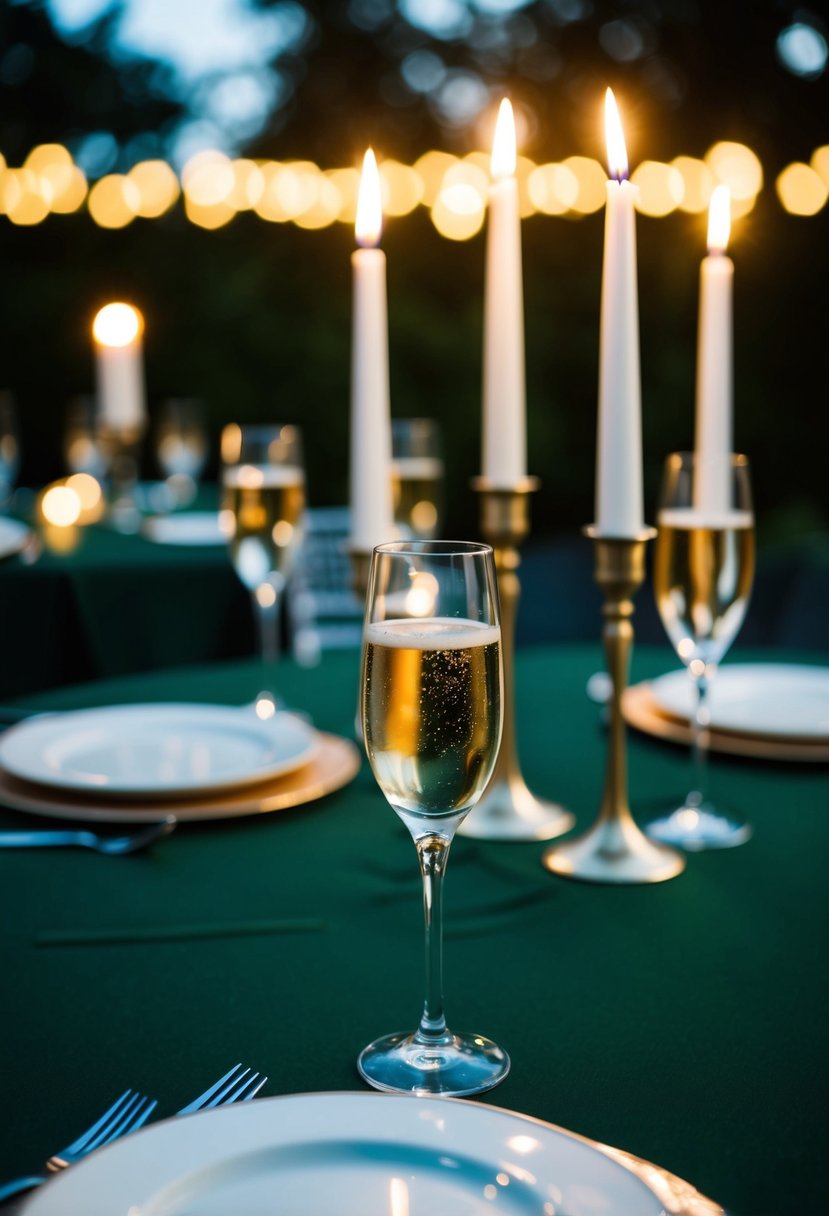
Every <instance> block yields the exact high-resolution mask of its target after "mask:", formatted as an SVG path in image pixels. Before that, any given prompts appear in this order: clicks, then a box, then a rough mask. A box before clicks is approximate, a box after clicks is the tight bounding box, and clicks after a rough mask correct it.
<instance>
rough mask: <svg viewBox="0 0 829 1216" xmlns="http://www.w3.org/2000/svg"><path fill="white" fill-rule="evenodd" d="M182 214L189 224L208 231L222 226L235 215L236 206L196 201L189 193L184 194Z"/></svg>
mask: <svg viewBox="0 0 829 1216" xmlns="http://www.w3.org/2000/svg"><path fill="white" fill-rule="evenodd" d="M184 214H185V215H186V216H187V218H188V220H189V221H190V223H191V224H196V225H197V227H199V228H206V229H207V230H208V231H209V232H213V231H215V230H216V229H217V228H223V227H224V225H225V224H229V223H230V221H231V220H232V219H234V218H235V216H236V208H235V207H232V206H231V205H230V203H228V202H224V203H196V202H194V201H193V199H192V198H190V196H189V195H187V194H185V196H184Z"/></svg>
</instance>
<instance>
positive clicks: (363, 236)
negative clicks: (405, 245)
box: [354, 148, 383, 246]
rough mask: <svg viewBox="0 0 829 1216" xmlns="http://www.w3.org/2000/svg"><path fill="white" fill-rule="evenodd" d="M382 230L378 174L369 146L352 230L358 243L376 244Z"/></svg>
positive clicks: (364, 160)
mask: <svg viewBox="0 0 829 1216" xmlns="http://www.w3.org/2000/svg"><path fill="white" fill-rule="evenodd" d="M382 231H383V204H382V201H381V195H380V174H379V172H378V169H377V160H376V158H375V156H374V152H373V151H372V149H371V148H369V149H368V151H367V152H366V154H365V156H364V157H363V172H362V174H361V175H360V192H359V194H358V195H357V222H356V223H355V225H354V232H355V235H356V237H357V244H358V245H368V246H372V245H377V244H379V242H380V233H381V232H382Z"/></svg>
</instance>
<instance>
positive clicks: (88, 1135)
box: [0, 1089, 158, 1203]
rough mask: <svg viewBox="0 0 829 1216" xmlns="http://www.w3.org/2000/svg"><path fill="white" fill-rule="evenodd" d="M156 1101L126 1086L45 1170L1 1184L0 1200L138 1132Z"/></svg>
mask: <svg viewBox="0 0 829 1216" xmlns="http://www.w3.org/2000/svg"><path fill="white" fill-rule="evenodd" d="M157 1105H158V1103H157V1102H156V1101H155V1100H154V1099H150V1098H145V1097H143V1095H142V1094H137V1093H134V1092H133V1090H131V1089H127V1090H125V1091H124V1093H122V1094H121V1097H120V1098H119V1099H118V1100H117V1102H113V1104H112V1106H110V1108H109V1110H107V1111H104V1113H103V1114H102V1115H101V1117H100V1119H98V1121H97V1122H96V1123H93V1125H92V1127H90V1128H88V1129H87V1131H85V1132H84V1133H83V1135H82V1136H79V1137H78V1139H77V1140H73V1141H72V1143H71V1144H69V1145H67V1146H66V1148H62V1149H60V1150H59V1151H58V1152H57V1153H54V1154H53V1155H52V1156H51V1157H50V1158H49V1159H48V1161H47V1162H46V1173H45V1174H42V1175H41V1174H35V1175H32V1176H31V1177H28V1178H15V1179H14V1181H13V1182H8V1183H6V1185H5V1186H3V1187H0V1203H2V1201H3V1200H4V1199H9V1198H10V1197H11V1196H12V1195H16V1194H17V1193H18V1192H19V1191H28V1190H29V1189H30V1188H31V1187H34V1186H39V1185H40V1183H41V1182H43V1181H45V1179H46V1178H47V1177H48V1175H49V1174H55V1173H58V1172H59V1171H60V1170H62V1169H65V1168H66V1167H67V1166H68V1165H73V1164H74V1162H76V1161H80V1159H81V1157H85V1156H86V1154H87V1153H91V1152H92V1150H93V1149H96V1148H101V1147H102V1146H103V1145H104V1144H111V1143H112V1141H113V1140H117V1139H119V1137H120V1136H125V1135H126V1134H127V1132H134V1131H137V1130H138V1128H139V1127H141V1126H142V1125H143V1124H144V1123H146V1122H147V1120H148V1119H149V1117H150V1115H151V1114H152V1113H153V1111H154V1110H155V1108H156V1106H157Z"/></svg>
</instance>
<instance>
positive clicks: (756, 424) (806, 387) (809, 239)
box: [0, 0, 829, 539]
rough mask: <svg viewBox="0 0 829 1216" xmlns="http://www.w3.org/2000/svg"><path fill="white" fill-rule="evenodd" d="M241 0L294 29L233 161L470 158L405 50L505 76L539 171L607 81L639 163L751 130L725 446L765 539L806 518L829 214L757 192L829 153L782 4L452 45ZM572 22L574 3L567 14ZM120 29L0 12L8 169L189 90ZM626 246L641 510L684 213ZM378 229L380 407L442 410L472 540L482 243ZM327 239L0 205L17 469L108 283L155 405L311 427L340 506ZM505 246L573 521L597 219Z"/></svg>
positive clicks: (472, 132) (594, 336)
mask: <svg viewBox="0 0 829 1216" xmlns="http://www.w3.org/2000/svg"><path fill="white" fill-rule="evenodd" d="M259 3H260V5H261V6H262V7H282V8H286V7H289V8H290V9H291V14H289V15H292V19H296V18H297V17H299V18H300V26H299V28H300V29H301V33H300V35H299V36H298V37H297V38H296V39H295V41H294V44H293V46H292V48H291V49H289V50H288V51H286V52H285V53H283V54H282V55H281V56H280V58H279V59H278V61H277V62H276V63H275V65H274V70H275V71H277V72H278V73H279V78H280V81H281V82H282V84H281V89H282V93H281V98H282V101H281V104H280V105H279V107H278V108H277V109H276V111H275V113H274V115H273V116H272V119H271V121H270V122H269V124H268V126H267V128H266V129H265V130H264V131H263V132H262V133H261V134H260V135H259V136H258V137H257V138H256V139H255V140H252V141H250V143H249V146H248V148H247V152H248V154H250V155H262V156H273V157H278V158H283V159H287V158H290V157H293V156H298V157H304V158H309V159H314V160H316V161H317V163H319V164H321V165H322V166H323V167H333V166H335V165H338V164H349V163H357V161H358V158H359V155H360V153H361V151H362V149H363V147H364V146H365V145H366V144H367V143H368V142H369V141H372V142H374V143H375V145H376V146H377V147H378V148H379V149H380V150H381V153H382V154H384V155H389V156H396V157H398V158H399V159H402V160H407V161H409V162H411V161H412V160H413V159H415V158H416V157H417V156H418V155H419V154H420V153H422V152H423V151H425V150H426V148H428V147H430V146H436V147H446V148H448V149H449V150H452V151H456V152H465V151H468V150H470V149H471V148H473V147H476V146H478V147H480V146H483V144H484V142H485V141H484V138H483V135H484V132H483V131H482V130H480V129H478V128H476V127H475V126H474V124H473V125H472V127H471V128H470V127H469V125H468V124H467V125H453V124H452V123H451V122H450V121H449V120H448V119H447V116H446V113H445V111H444V110H442V109H441V104H440V97H439V95H432V94H426V93H423V92H415V91H413V90H412V89H411V88H409V87H408V86H407V85H406V83H405V79H404V76H403V74H402V73H401V64H404V63H405V62H406V60H407V57H408V56H410V55H411V54H412V53H413V52H415V51H421V52H422V51H424V50H425V51H428V52H430V53H432V54H434V55H435V56H438V57H439V58H440V60H441V62H442V63H443V64H444V66H445V67H446V68H447V70H449V71H450V72H452V71H455V72H465V73H470V74H473V75H474V76H475V77H476V78H478V79H480V80H482V81H484V83H485V84H486V85H487V86H488V87H491V88H493V89H494V90H496V91H497V90H504V91H507V90H508V91H509V92H510V93H511V95H512V96H513V98H514V99H515V101H516V102H517V104H518V106H519V108H520V109H521V110H522V111H523V112H524V114H525V115H528V119H529V126H528V131H527V139H526V142H525V149H526V152H527V154H528V155H530V156H532V157H534V158H535V159H537V160H539V161H541V160H554V159H559V158H562V157H565V156H567V155H571V154H586V155H594V156H596V155H598V156H601V134H600V129H599V122H598V115H599V111H600V102H601V95H602V91H603V89H604V86H605V85H606V84H607V83H608V82H610V83H612V84H613V85H614V87H615V88H618V91H619V93H620V95H621V97H622V98H623V100H624V105H625V117H626V121H627V122H628V125H629V143H630V148H631V154H632V159H633V161H634V163H635V162H636V160H639V159H645V158H665V159H670V158H672V157H673V156H675V155H677V154H679V153H687V154H690V155H703V154H704V152H705V150H706V149H707V148H708V147H709V146H710V145H711V144H712V143H713V142H715V141H716V140H718V139H736V140H740V141H742V142H745V143H747V144H748V145H749V146H750V147H752V148H753V149H754V150H755V151H756V152H757V153H758V155H759V156H760V158H761V160H762V162H763V166H764V170H765V174H766V182H765V189H764V191H763V193H762V194H761V195H760V197H759V199H758V202H757V206H756V208H755V210H754V211H753V212H752V213H751V215H749V216H748V217H747V218H746V219H744V220H742V221H740V223H739V225H738V226H737V227H735V240H734V244H733V256H734V260H735V262H736V268H737V271H736V302H735V305H736V321H735V335H736V355H735V357H736V420H735V434H736V443H737V446H738V447H739V448H741V449H742V450H744V451H746V452H748V453H749V454H750V456H751V458H752V461H753V465H754V479H755V489H756V498H757V506H758V515H759V519H760V521H761V525H762V529H763V533H764V535H765V537H766V539H771V538H780V537H797V536H802V535H805V534H806V533H809V532H815V531H819V530H821V529H824V530H825V529H827V527H829V494H827V476H826V455H827V438H829V428H827V422H826V417H827V408H826V407H827V401H826V397H827V391H826V382H827V373H826V332H827V329H826V308H825V294H826V292H825V285H826V282H827V272H829V264H828V263H829V257H828V256H827V249H828V248H829V246H828V245H827V225H828V224H829V209H827V208H825V209H824V211H823V212H822V213H820V214H819V215H818V216H816V217H814V218H810V219H798V218H794V217H791V216H788V215H787V214H786V213H785V212H784V211H783V209H782V207H781V206H780V204H779V202H778V201H777V199H776V197H775V194H774V188H773V183H774V178H775V177H776V175H777V173H778V172H779V171H780V169H781V168H783V167H784V166H785V165H786V164H787V163H788V162H789V161H791V160H793V159H805V160H808V159H809V156H810V155H811V152H812V150H813V149H814V147H816V146H817V145H819V144H821V143H825V142H829V121H828V120H829V104H827V102H829V84H827V78H826V75H825V74H824V76H822V77H820V78H819V79H816V80H798V79H795V78H794V77H793V76H792V75H790V74H789V73H787V72H785V71H784V70H783V68H782V67H781V66H780V65H779V63H778V62H777V60H776V58H775V53H774V47H775V39H776V37H777V35H778V33H779V32H780V29H781V28H782V27H783V25H784V24H785V23H786V22H787V21H788V20H790V19H791V17H792V12H793V10H790V9H789V8H788V7H787V6H786V5H785V4H780V3H776V2H774V3H773V2H770V0H763V2H762V3H758V4H753V5H751V6H743V5H721V4H718V5H713V4H709V3H691V2H690V0H672V2H667V0H665V2H663V3H656V2H655V0H653V2H651V0H643V2H639V3H633V2H631V3H626V4H625V3H613V4H610V3H596V4H593V5H587V4H585V3H581V2H580V0H557V2H556V3H552V2H550V0H547V2H541V0H538V2H536V3H531V4H529V5H527V6H525V7H524V8H523V9H521V10H520V11H518V12H515V13H513V14H512V16H510V17H504V16H500V17H496V16H493V15H491V14H490V15H489V16H487V15H486V14H485V13H481V12H479V11H478V10H477V9H475V7H474V6H473V5H472V4H470V5H468V6H467V8H468V15H469V21H468V22H467V24H466V26H465V27H464V29H463V30H462V31H461V32H460V34H459V35H458V36H445V37H442V38H436V37H434V36H433V35H430V34H429V33H427V32H426V31H424V30H422V29H418V28H416V27H415V26H413V25H412V24H411V22H409V21H407V20H406V18H405V17H404V16H403V15H402V14H401V11H400V9H399V7H398V6H395V5H392V4H391V3H384V2H382V0H361V2H360V3H354V2H352V3H350V4H340V3H330V2H322V0H314V2H311V0H307V2H306V3H305V4H303V5H301V6H300V5H298V4H296V3H293V4H292V5H290V6H286V5H285V4H284V3H283V4H282V5H281V6H280V5H269V4H268V3H267V0H259ZM300 9H301V10H303V11H302V12H300V11H299V10H300ZM567 12H570V13H571V14H573V13H576V14H577V15H576V16H575V17H573V18H572V19H571V18H567V19H566V20H565V15H566V13H567ZM579 14H580V15H579ZM814 20H815V21H819V18H817V17H816V18H814ZM117 22H118V10H117V6H116V7H115V9H113V11H112V13H111V14H110V15H109V16H108V17H107V19H106V20H104V21H103V22H101V23H99V24H98V25H97V26H96V27H95V28H94V29H93V30H92V31H90V32H89V34H88V36H87V38H86V40H85V41H83V42H79V41H78V42H74V43H72V44H69V43H65V42H63V41H61V39H60V38H58V36H57V35H56V33H55V32H54V30H53V28H52V25H51V23H50V21H49V18H48V16H47V13H46V11H45V10H44V8H43V6H42V4H40V3H36V2H34V0H32V2H31V3H28V4H26V3H22V4H21V3H11V2H10V0H3V3H2V4H0V151H2V152H3V153H4V154H5V156H6V158H7V160H8V162H9V163H10V164H16V163H20V161H21V160H22V158H23V157H24V156H25V154H26V152H27V151H28V150H29V148H30V147H31V146H33V145H34V144H36V143H38V142H40V141H63V142H69V143H70V146H71V143H72V141H73V140H77V139H78V138H79V137H80V136H81V135H83V134H84V133H88V132H89V131H97V130H104V131H109V132H112V133H113V134H114V135H115V136H116V138H117V139H118V141H119V147H120V149H121V152H120V155H121V164H120V166H119V167H121V168H127V167H129V164H130V163H131V158H132V159H138V151H139V150H143V151H144V154H146V150H147V149H150V148H151V147H152V146H154V145H155V146H163V142H164V140H165V138H166V136H167V133H168V132H169V130H170V129H171V127H172V125H173V124H175V123H176V122H177V121H179V120H180V118H181V116H182V113H183V112H184V110H185V108H186V104H187V99H186V97H182V96H176V91H175V87H174V82H173V81H172V79H171V77H170V73H169V71H168V70H166V69H164V68H163V67H161V66H159V65H158V64H153V63H151V62H149V61H145V60H140V59H126V58H125V57H124V55H123V53H118V54H116V53H115V51H114V50H113V46H114V34H115V32H116V30H117ZM614 22H615V23H617V25H618V23H619V22H622V23H623V27H624V28H623V30H622V32H623V33H624V31H625V30H627V33H628V34H630V30H631V29H632V30H633V31H634V33H636V32H637V31H638V35H637V36H639V38H640V41H641V45H642V47H643V48H644V49H643V50H642V53H641V54H639V55H638V56H637V58H636V59H635V60H634V61H631V62H627V63H620V62H619V61H618V59H614V58H613V57H612V56H611V55H609V54H608V53H607V51H606V50H605V49H604V48H603V43H602V41H601V39H604V41H605V42H607V39H608V35H607V33H606V31H607V27H608V24H611V25H612V24H613V23H614ZM617 33H618V30H617ZM21 47H22V48H28V51H26V50H25V49H24V50H22V51H21V49H20V48H21ZM638 236H639V247H640V258H639V282H640V304H641V321H640V326H641V337H642V373H643V402H644V444H645V467H646V479H647V484H646V493H647V495H648V503H649V510H650V511H652V509H653V502H654V497H655V494H656V488H657V482H658V477H659V470H660V465H661V461H662V458H663V456H664V454H665V453H666V452H667V451H669V450H671V449H674V448H677V447H682V446H687V445H689V444H690V442H691V440H692V436H693V392H694V362H695V343H696V307H697V280H698V266H699V261H700V258H701V256H702V255H703V253H704V218H703V217H692V216H687V215H684V214H682V213H675V214H674V215H671V216H669V217H666V218H665V219H660V220H649V219H646V218H640V220H639V228H638ZM384 247H385V249H386V251H387V254H388V259H389V301H390V303H389V307H390V342H391V368H392V398H393V412H394V413H395V414H396V415H399V416H406V415H412V414H428V415H432V416H436V417H438V418H439V420H440V422H441V424H442V426H443V428H444V432H445V438H446V454H447V466H448V483H449V484H448V505H449V524H448V526H449V528H450V529H451V530H457V531H461V530H464V531H470V530H474V526H475V519H476V507H475V504H474V502H473V500H472V495H471V493H470V491H469V489H468V483H469V479H470V478H471V477H472V476H473V475H474V474H475V473H476V472H477V471H478V464H479V442H480V439H479V428H480V419H479V412H480V406H479V396H480V335H481V320H482V285H483V237H482V236H479V237H477V238H475V239H473V240H471V241H467V242H463V243H453V242H448V241H446V240H444V239H443V238H442V237H440V236H439V235H438V234H437V233H436V232H435V230H434V229H433V227H432V225H431V223H430V221H429V219H428V215H427V214H426V213H425V212H424V211H423V210H422V209H421V210H419V211H418V212H416V213H415V214H413V215H411V216H408V217H406V218H404V219H401V220H397V221H391V222H390V223H389V225H388V228H387V232H386V236H385V238H384ZM351 248H352V234H351V232H350V230H349V229H348V228H347V227H346V226H343V225H334V226H333V227H331V228H328V229H323V230H321V231H317V232H312V233H309V232H303V231H301V230H299V229H297V228H296V227H294V226H292V225H275V224H267V223H265V222H263V221H261V220H259V219H258V218H257V217H255V216H252V215H241V216H239V217H237V219H236V220H235V221H234V222H233V223H231V224H230V225H229V226H228V227H226V228H223V229H220V230H219V231H216V232H205V231H203V230H201V229H198V228H195V227H193V226H192V225H190V224H189V223H188V222H187V221H186V220H185V218H184V215H183V211H182V210H181V208H180V207H177V208H176V209H174V211H173V212H171V213H170V214H168V215H167V216H165V217H164V218H163V219H161V220H154V221H149V222H147V221H140V220H139V221H136V222H135V223H133V224H132V225H130V226H129V227H128V228H127V229H125V230H123V231H119V232H108V231H104V230H101V229H99V228H97V227H96V226H95V225H94V224H93V222H92V221H91V219H90V217H89V216H88V214H86V213H85V212H83V211H82V212H80V213H78V214H76V215H72V216H65V217H62V216H52V217H50V218H49V219H48V220H47V221H46V222H45V223H43V224H41V225H38V226H37V227H35V228H33V229H25V228H15V227H13V226H12V225H11V224H9V223H7V222H5V221H3V220H1V219H0V267H2V270H1V271H0V274H2V283H3V288H2V291H0V368H2V371H1V372H0V379H2V380H3V381H4V382H5V383H6V384H7V385H8V386H9V387H10V388H11V389H12V390H13V391H14V392H15V393H16V395H17V397H18V402H19V407H20V412H21V426H22V433H23V434H22V438H23V451H24V468H23V473H22V479H23V480H25V481H29V482H31V483H35V482H41V481H43V480H45V479H47V478H49V477H52V476H56V475H58V474H59V473H60V472H61V455H60V445H61V428H62V416H63V412H64V409H65V404H66V401H67V399H68V398H69V397H71V396H72V395H73V394H75V393H78V392H84V391H90V390H91V387H92V371H93V369H92V353H91V343H90V339H89V326H90V321H91V317H92V315H93V314H94V312H95V310H96V308H97V307H98V306H99V305H100V304H101V303H102V302H104V301H105V300H107V299H111V298H115V297H119V296H126V297H128V298H130V299H133V300H134V301H135V302H136V303H137V304H138V305H139V306H140V307H141V308H142V310H143V311H144V313H145V315H146V318H147V333H146V357H147V380H148V389H149V393H150V398H151V409H152V403H153V402H154V401H157V400H158V399H160V398H161V397H163V396H166V395H171V394H185V393H186V394H188V395H199V396H202V397H204V399H205V400H206V402H207V405H208V408H209V416H210V420H211V424H212V427H213V430H214V433H217V432H218V429H219V427H220V426H221V424H222V423H223V422H225V421H229V420H232V419H235V420H239V421H244V420H253V419H266V418H273V419H284V420H292V421H297V422H299V423H300V424H301V425H302V426H303V427H304V428H305V430H306V432H307V457H308V465H309V483H310V485H309V488H310V496H311V500H312V501H313V502H314V503H318V504H323V503H334V502H342V501H344V499H345V496H346V494H347V484H346V481H347V470H346V462H345V455H344V454H345V452H346V450H347V437H348V378H349V327H350V276H349V256H350V252H351ZM524 249H525V294H526V318H527V375H528V398H529V422H528V428H529V440H530V471H531V472H533V473H536V474H538V475H539V476H540V477H541V478H542V481H543V489H542V492H541V494H540V495H539V496H538V499H537V503H536V505H535V512H534V517H535V525H536V531H537V532H540V531H547V532H558V531H573V530H575V529H576V528H577V527H578V526H579V525H580V524H582V523H584V522H587V521H588V520H589V519H590V518H591V516H592V487H593V460H594V435H595V402H596V379H597V371H596V369H597V353H598V303H599V288H600V269H601V249H602V217H601V215H598V216H592V217H588V218H586V219H582V220H572V219H565V218H550V217H541V216H536V217H532V218H531V219H529V220H527V221H526V222H525V224H524ZM148 471H151V467H150V465H149V464H148Z"/></svg>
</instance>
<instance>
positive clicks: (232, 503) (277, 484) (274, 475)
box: [220, 423, 305, 718]
mask: <svg viewBox="0 0 829 1216" xmlns="http://www.w3.org/2000/svg"><path fill="white" fill-rule="evenodd" d="M221 455H222V485H223V500H222V509H221V512H220V523H221V526H222V531H223V532H224V534H225V536H226V537H227V539H228V542H229V546H230V557H231V560H232V562H233V565H234V567H235V569H236V573H237V575H238V576H239V578H240V579H241V581H242V583H243V584H244V585H245V587H247V589H248V591H250V593H251V601H252V603H253V610H254V614H255V616H256V621H257V626H258V630H259V644H260V653H261V656H262V661H263V664H264V666H265V668H266V669H269V668H271V667H272V666H273V664H274V663H275V662H276V659H277V656H278V653H279V640H278V638H279V613H280V608H281V606H282V593H283V591H284V589H285V583H286V580H287V579H288V577H289V575H290V572H291V567H292V564H293V560H294V557H295V554H296V551H297V549H298V547H299V543H300V540H301V536H302V524H303V512H304V510H305V471H304V467H303V461H302V439H301V436H300V433H299V431H298V429H297V428H296V427H294V426H283V425H274V426H237V425H236V424H235V423H233V424H231V425H230V426H226V427H225V428H224V430H223V431H222V441H221ZM256 709H257V713H258V714H259V716H260V717H262V718H267V717H270V716H271V715H272V714H273V713H274V711H275V709H276V698H275V697H274V695H273V693H272V692H270V691H268V690H264V691H263V692H262V693H260V695H259V697H258V698H257V702H256Z"/></svg>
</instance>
